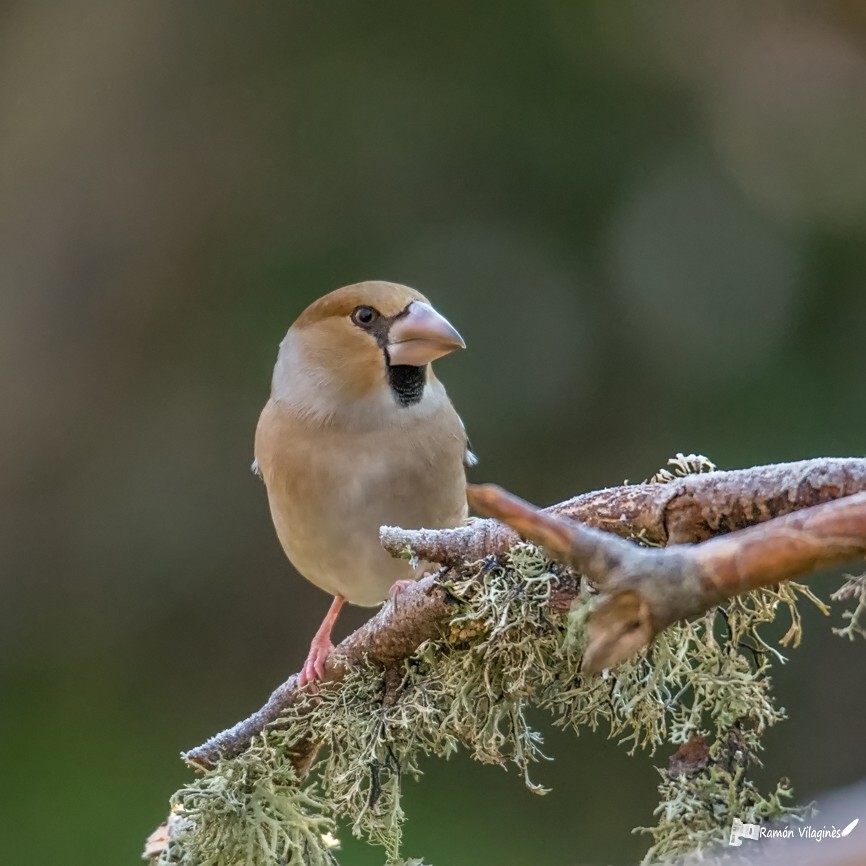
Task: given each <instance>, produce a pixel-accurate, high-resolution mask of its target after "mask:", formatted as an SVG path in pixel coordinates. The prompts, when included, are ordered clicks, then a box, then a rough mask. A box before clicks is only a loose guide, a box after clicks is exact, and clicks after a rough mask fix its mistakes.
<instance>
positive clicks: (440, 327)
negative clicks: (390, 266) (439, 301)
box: [253, 280, 476, 688]
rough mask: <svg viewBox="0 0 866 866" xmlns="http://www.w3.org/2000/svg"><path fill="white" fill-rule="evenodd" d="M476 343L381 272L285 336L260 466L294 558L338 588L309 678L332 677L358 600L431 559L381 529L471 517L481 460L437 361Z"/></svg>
mask: <svg viewBox="0 0 866 866" xmlns="http://www.w3.org/2000/svg"><path fill="white" fill-rule="evenodd" d="M465 347H466V344H465V342H464V341H463V338H462V337H461V336H460V334H459V333H458V332H457V331H456V330H455V328H454V327H453V326H452V325H451V324H450V323H449V322H448V321H447V320H446V319H445V318H444V317H443V316H442V315H440V314H439V313H438V312H437V311H436V310H435V309H434V308H433V306H432V305H431V304H430V301H428V299H427V298H426V297H425V296H424V295H422V294H421V293H420V292H418V291H416V290H415V289H411V288H409V287H408V286H404V285H400V284H398V283H390V282H384V281H378V280H372V281H366V282H360V283H355V284H353V285H349V286H344V287H343V288H340V289H337V290H335V291H332V292H330V293H329V294H326V295H324V296H323V297H321V298H319V299H318V300H316V301H314V302H313V303H312V304H310V306H309V307H307V308H306V309H305V310H304V311H303V312H302V313H301V315H300V316H298V318H297V320H296V321H295V322H294V324H292V326H291V327H290V328H289V330H288V332H287V334H286V336H285V338H284V339H283V340H282V342H281V343H280V347H279V351H278V354H277V361H276V364H275V366H274V372H273V378H272V380H271V393H270V398H269V400H268V401H267V403H266V404H265V407H264V409H263V410H262V412H261V415H260V417H259V421H258V425H257V427H256V433H255V448H254V452H255V460H254V462H253V471H255V472H256V473H257V474H258V475H259V476H260V477H261V478H262V480H263V481H264V483H265V487H266V489H267V496H268V504H269V507H270V513H271V518H272V520H273V524H274V527H275V529H276V534H277V538H278V539H279V542H280V544H281V545H282V548H283V550H284V552H285V554H286V556H287V557H288V559H289V561H290V562H291V563H292V565H294V567H295V569H296V570H297V571H298V572H299V573H300V574H301V575H302V576H303V577H305V578H306V579H307V580H309V581H310V582H311V583H313V584H314V585H315V586H318V587H319V588H320V589H323V590H324V591H325V592H327V593H329V594H330V595H332V596H333V601H332V603H331V606H330V608H329V610H328V612H327V614H326V615H325V618H324V620H323V621H322V624H321V626H320V627H319V629H318V630H317V631H316V633H315V635H314V637H313V640H312V642H311V643H310V650H309V653H308V655H307V658H306V661H305V662H304V665H303V667H302V668H301V672H300V674H299V678H298V684H299V685H300V686H304V685H306V684H308V683H313V684H315V681H316V680H319V679H321V678H322V677H323V676H324V670H325V665H326V663H327V660H328V657H329V655H330V653H331V652H332V651H333V649H334V646H333V643H332V641H331V632H332V629H333V627H334V623H335V622H336V620H337V617H338V615H339V613H340V610H341V608H342V607H343V605H344V604H345V603H346V602H349V603H351V604H355V605H359V606H363V607H373V606H376V605H378V604H380V603H382V602H384V601H385V600H387V598H388V596H389V592H391V591H392V590H393V592H392V595H394V594H395V593H396V594H399V592H400V591H401V590H402V589H405V587H406V581H411V580H415V579H417V578H418V577H420V576H421V575H422V574H423V573H424V570H425V566H426V565H427V564H426V563H418V564H413V563H410V562H408V561H406V560H403V559H395V558H392V557H391V556H390V555H389V554H388V553H387V552H386V551H385V550H384V548H383V547H382V545H381V544H380V542H379V528H380V526H384V525H393V526H401V527H403V528H406V529H421V528H425V529H444V528H450V527H455V526H459V525H461V524H463V523H464V522H465V521H466V519H467V512H468V506H467V499H466V467H467V466H471V465H474V463H475V462H476V460H475V456H474V454H473V453H472V451H471V448H470V445H469V440H468V438H467V435H466V430H465V428H464V426H463V423H462V421H461V420H460V417H459V416H458V414H457V412H456V410H455V409H454V406H453V405H452V403H451V400H450V399H449V397H448V395H447V393H446V391H445V388H444V386H443V385H442V383H441V382H440V381H439V380H438V379H437V378H436V376H435V375H434V373H433V370H432V368H431V363H432V362H433V361H435V360H436V359H437V358H441V357H442V356H444V355H447V354H449V353H450V352H453V351H455V350H457V349H463V348H465ZM313 687H314V688H315V685H314V686H313Z"/></svg>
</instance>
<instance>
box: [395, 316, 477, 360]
mask: <svg viewBox="0 0 866 866" xmlns="http://www.w3.org/2000/svg"><path fill="white" fill-rule="evenodd" d="M465 348H466V343H464V342H463V338H462V337H461V336H460V334H458V333H457V331H456V330H455V329H454V327H453V326H452V325H451V323H450V322H448V320H447V319H444V318H443V317H442V316H440V315H439V313H437V312H436V310H434V309H433V307H431V306H430V305H429V304H425V303H424V302H423V301H412V303H411V304H409V309H408V311H407V312H406V313H405V314H404V315H402V316H400V318H399V319H396V320H395V321H394V324H392V325H391V329H390V330H389V331H388V356H389V357H390V359H391V365H392V366H399V365H403V364H405V365H406V366H409V367H423V366H424V365H425V364H429V363H430V362H431V361H435V360H436V359H437V358H441V357H442V356H443V355H447V354H448V353H449V352H453V351H454V350H455V349H465Z"/></svg>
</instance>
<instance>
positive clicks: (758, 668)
mask: <svg viewBox="0 0 866 866" xmlns="http://www.w3.org/2000/svg"><path fill="white" fill-rule="evenodd" d="M711 465H712V464H709V461H706V458H698V457H695V456H694V455H689V456H688V457H682V455H678V458H677V460H676V461H674V472H676V473H677V474H680V473H681V472H691V471H704V470H705V469H706V467H707V466H711ZM665 472H667V470H665ZM668 474H669V475H671V473H668ZM671 477H673V476H672V475H671ZM657 480H659V481H665V480H670V479H668V478H659V477H657ZM450 576H451V580H450V583H448V584H447V586H448V589H449V592H450V593H451V595H452V596H453V598H454V599H455V601H456V602H457V606H458V613H457V615H456V616H455V617H454V619H453V620H452V622H451V625H450V630H449V633H448V634H447V635H446V637H445V638H444V639H442V640H435V641H428V642H426V643H425V644H423V645H422V646H421V647H420V648H419V649H418V651H417V652H416V653H415V654H414V655H413V656H412V657H411V658H410V659H408V660H407V661H406V662H405V664H404V665H403V667H402V668H401V669H400V670H398V671H389V672H387V674H386V675H383V672H382V671H381V670H380V669H378V668H375V667H373V666H369V667H362V668H360V669H355V670H353V671H352V672H351V673H350V674H349V675H348V676H347V677H346V678H345V679H344V680H343V681H342V683H341V684H340V685H339V686H338V687H336V688H328V689H323V690H322V692H321V694H320V696H319V698H318V699H317V700H316V701H315V702H308V703H304V704H296V705H295V706H294V707H293V708H292V709H290V710H289V711H287V713H286V714H285V715H284V716H283V718H282V719H281V721H280V722H279V723H278V724H277V725H274V726H272V727H271V728H269V729H268V730H266V731H265V733H264V734H263V735H262V736H261V737H259V738H257V740H256V741H255V742H254V743H253V744H252V746H251V748H250V749H249V750H248V751H247V752H246V753H244V754H243V755H241V756H240V757H238V758H234V759H231V760H226V761H222V762H221V763H219V764H218V766H217V767H215V768H214V769H213V770H211V771H209V772H207V773H206V774H205V775H204V776H202V777H201V778H199V779H197V780H196V781H194V782H192V783H191V784H189V785H187V786H186V787H185V788H183V789H182V790H181V791H179V792H178V793H177V794H176V795H175V797H174V799H173V804H174V810H175V814H176V817H177V818H178V820H177V821H176V822H175V826H174V829H173V830H172V831H171V837H172V843H171V845H170V846H169V848H168V849H167V850H166V851H165V852H164V853H163V856H162V858H161V860H160V861H159V862H160V864H162V866H168V864H182V866H193V864H195V866H202V864H211V863H212V864H217V863H219V864H227V866H232V864H244V866H264V864H274V863H285V864H308V866H330V864H332V863H334V862H335V860H334V853H333V833H334V832H335V831H334V827H335V822H336V821H337V820H346V821H348V823H349V825H350V826H351V828H352V831H353V833H355V834H356V835H358V836H363V837H366V838H367V839H368V840H370V841H371V842H374V843H377V844H379V845H382V846H383V847H384V849H385V852H386V856H387V858H388V862H389V863H392V864H396V863H402V862H408V863H409V864H411V863H418V862H420V861H401V860H400V859H399V858H400V837H401V827H402V824H403V821H404V817H405V816H404V814H403V810H402V807H401V787H402V781H403V779H404V778H405V777H417V776H418V775H419V774H420V770H419V761H420V759H421V758H422V757H423V756H425V755H437V756H447V755H450V754H452V753H453V752H455V751H456V750H457V749H459V748H461V747H462V748H464V749H466V750H467V751H468V752H469V754H471V755H472V756H473V757H474V758H475V759H477V760H479V761H482V762H485V763H492V764H498V765H506V764H508V763H512V764H515V765H516V766H517V767H518V768H519V769H520V771H521V773H522V774H523V776H524V778H525V780H526V783H527V785H529V786H530V788H531V789H532V790H533V791H535V792H537V793H544V789H543V788H541V787H539V786H537V785H535V784H534V783H533V782H532V781H531V779H530V775H529V771H530V768H531V766H532V764H533V763H534V762H535V761H537V760H538V759H539V758H541V757H543V754H542V752H541V736H540V734H539V733H538V732H537V731H536V730H534V729H533V727H532V726H531V725H530V724H529V722H528V720H527V712H528V710H529V709H530V708H532V707H538V708H541V709H542V710H546V711H547V712H549V713H550V714H551V715H552V717H553V721H554V723H555V724H557V725H560V726H563V727H567V728H570V729H572V730H574V731H575V732H576V733H578V732H580V730H581V729H583V728H588V729H591V730H596V729H602V730H604V731H605V732H606V733H607V734H608V736H610V737H614V738H617V739H618V740H620V741H621V742H623V743H625V744H628V746H629V748H630V752H634V751H635V750H637V749H638V748H645V749H648V750H649V751H650V752H654V751H655V750H657V749H659V748H660V747H663V746H665V745H666V744H680V743H686V742H687V741H689V740H690V739H691V738H693V737H695V736H697V735H701V736H705V737H707V739H708V741H709V742H710V743H711V745H710V747H709V759H708V762H707V766H706V767H705V768H703V769H702V770H700V771H698V772H694V773H688V774H680V775H677V776H672V775H670V774H667V773H666V772H665V773H663V781H662V784H661V786H660V795H661V803H660V805H659V807H658V809H657V810H656V814H657V816H658V823H657V824H656V826H655V827H652V828H649V829H646V828H644V829H645V830H646V832H648V833H650V834H651V835H652V839H653V844H652V847H651V849H650V852H649V853H648V855H647V858H648V859H647V861H646V862H650V860H652V861H653V862H655V861H661V860H666V861H673V860H676V859H678V858H682V857H684V856H686V855H687V854H690V853H694V852H698V853H699V854H700V853H702V852H705V851H707V850H709V849H710V848H711V847H713V846H715V845H718V844H719V843H720V842H722V841H723V839H724V836H725V834H726V833H727V832H728V831H729V828H730V820H731V819H732V818H733V817H737V818H739V819H740V820H743V821H759V820H760V821H765V820H771V819H787V820H790V819H791V818H792V816H795V815H796V812H795V811H793V810H791V809H789V808H788V807H786V806H784V805H783V803H782V800H783V799H784V798H785V797H787V796H788V795H789V793H790V792H789V788H788V786H787V784H786V783H780V785H779V786H778V787H777V788H776V789H775V791H773V792H772V793H771V794H769V795H762V794H760V793H759V792H758V791H757V789H756V788H755V787H754V786H753V785H752V783H751V782H750V781H749V780H748V779H747V777H746V773H747V771H748V769H749V766H750V764H752V763H754V762H755V761H756V754H757V753H758V752H759V751H760V749H761V737H762V735H763V733H764V731H765V730H766V728H768V727H769V726H771V725H774V724H775V723H776V722H778V721H780V720H781V719H782V718H784V710H783V709H781V708H779V707H777V706H776V705H775V703H774V701H773V699H772V697H771V694H770V680H769V678H768V673H769V670H770V664H771V662H772V661H774V660H783V659H782V656H781V654H780V653H779V651H778V650H777V649H776V648H775V647H773V646H771V645H770V643H769V642H768V641H767V640H765V639H764V637H763V636H762V635H761V633H760V632H761V629H762V627H763V626H765V625H767V624H768V623H770V622H772V621H774V619H775V618H776V616H777V614H778V611H779V609H780V608H783V609H785V610H786V611H787V614H788V616H789V617H790V620H791V627H790V629H789V630H788V633H787V634H786V635H785V638H784V639H783V643H792V644H793V645H795V646H796V644H797V643H798V642H799V638H800V626H801V624H800V617H799V612H798V609H797V604H798V601H799V600H800V598H801V597H804V596H805V597H806V598H808V599H810V600H811V601H813V602H815V603H817V604H818V605H819V606H821V607H822V608H823V605H822V604H821V602H819V601H818V600H817V599H816V598H815V597H814V596H813V595H812V594H811V592H810V591H809V590H808V589H807V588H806V587H804V586H802V585H800V584H795V583H787V584H784V585H782V586H779V587H773V588H770V589H762V590H759V591H756V592H753V593H750V594H748V595H745V596H742V597H739V598H736V599H733V600H731V601H729V602H728V603H726V605H725V606H724V608H719V609H717V610H714V611H711V612H709V613H707V614H706V615H704V616H702V617H699V618H697V619H695V620H692V621H689V622H683V623H678V624H676V625H674V626H672V627H670V628H669V629H667V630H666V631H665V632H664V633H663V634H661V635H660V636H659V637H658V638H657V639H656V640H655V641H654V642H653V644H652V645H651V646H650V647H649V648H647V649H646V650H645V651H643V652H642V653H640V654H639V655H638V656H637V657H635V658H634V659H632V660H630V661H628V662H625V663H623V664H621V665H619V666H618V667H617V668H615V669H614V670H611V671H605V672H604V673H603V674H602V675H593V676H585V675H583V674H581V672H580V660H581V652H582V648H583V636H584V632H585V623H586V620H587V617H588V615H589V613H590V611H591V610H592V607H593V605H594V603H595V599H596V595H595V593H594V591H593V590H592V588H591V587H589V586H588V585H587V584H586V582H585V581H584V580H583V579H582V578H581V577H580V576H578V575H574V574H571V573H569V572H568V571H567V570H565V569H563V568H562V567H561V566H558V565H556V564H553V563H551V562H549V561H548V560H547V559H546V558H545V557H544V556H543V555H542V554H541V553H540V552H539V551H538V550H537V549H536V548H534V547H532V546H531V545H527V544H517V545H516V546H515V547H514V548H513V549H512V550H511V551H510V552H509V553H508V555H506V556H504V557H500V558H498V559H497V558H493V557H490V558H487V559H485V560H483V561H479V562H475V563H471V564H466V565H465V566H463V567H462V568H461V569H458V570H452V572H450ZM575 593H576V601H574V602H573V603H572V604H571V607H570V610H562V606H563V603H562V602H561V601H560V599H561V598H571V597H573V596H574V595H575ZM864 596H866V589H864V590H862V592H861V595H860V596H859V599H860V602H859V604H860V607H862V606H863V604H864ZM859 609H860V608H859V607H858V610H859ZM856 622H857V620H856V619H854V620H852V626H851V627H853V628H855V629H856V628H857V626H856ZM732 732H736V742H737V744H738V748H737V749H733V750H732V746H731V744H732ZM308 739H315V740H321V741H322V742H323V744H324V746H323V750H322V753H321V754H320V756H319V758H318V760H317V762H316V763H315V764H314V767H313V770H312V771H311V773H310V774H309V775H308V776H307V777H305V778H304V780H303V781H299V780H298V779H297V777H296V775H295V773H294V771H293V770H292V765H291V762H290V760H289V754H290V752H291V747H292V746H293V745H294V744H296V743H298V742H301V741H304V740H308Z"/></svg>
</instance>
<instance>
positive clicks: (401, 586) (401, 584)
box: [388, 579, 415, 608]
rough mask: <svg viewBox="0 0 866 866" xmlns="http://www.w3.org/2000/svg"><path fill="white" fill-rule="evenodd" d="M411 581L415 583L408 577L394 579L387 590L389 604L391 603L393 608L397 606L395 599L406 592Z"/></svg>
mask: <svg viewBox="0 0 866 866" xmlns="http://www.w3.org/2000/svg"><path fill="white" fill-rule="evenodd" d="M413 583H415V581H414V580H408V579H405V580H395V581H394V583H393V584H392V586H391V588H390V589H389V590H388V598H390V599H391V604H393V605H394V607H395V608H396V607H397V599H398V598H399V597H400V596H401V595H402V594H403V593H404V592H406V590H407V589H409V587H410V586H412V584H413Z"/></svg>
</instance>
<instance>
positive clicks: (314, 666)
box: [298, 636, 334, 686]
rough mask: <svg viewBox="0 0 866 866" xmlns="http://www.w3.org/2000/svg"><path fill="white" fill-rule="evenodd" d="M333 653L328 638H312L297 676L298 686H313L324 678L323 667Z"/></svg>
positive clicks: (332, 645) (332, 647) (332, 646)
mask: <svg viewBox="0 0 866 866" xmlns="http://www.w3.org/2000/svg"><path fill="white" fill-rule="evenodd" d="M333 651H334V644H333V643H331V641H330V640H329V639H328V638H319V637H318V636H317V637H315V638H313V642H312V643H311V644H310V652H309V653H308V655H307V660H306V661H305V662H304V666H303V667H302V668H301V673H300V674H299V676H298V685H299V686H305V685H308V684H310V683H312V684H315V682H316V680H320V679H322V677H324V676H325V665H326V664H327V663H328V658H329V657H330V655H331V653H332V652H333Z"/></svg>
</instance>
